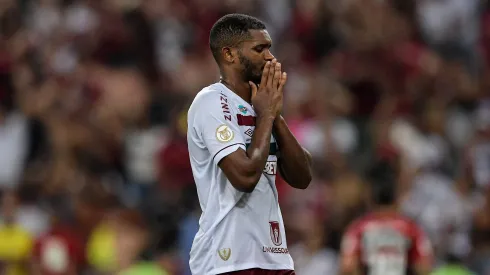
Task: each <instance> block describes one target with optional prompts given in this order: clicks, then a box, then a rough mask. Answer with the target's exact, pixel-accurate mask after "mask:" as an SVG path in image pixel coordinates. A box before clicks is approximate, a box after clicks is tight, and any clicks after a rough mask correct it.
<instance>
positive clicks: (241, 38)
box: [187, 14, 311, 275]
mask: <svg viewBox="0 0 490 275" xmlns="http://www.w3.org/2000/svg"><path fill="white" fill-rule="evenodd" d="M209 43H210V48H211V51H212V53H213V56H214V58H215V60H216V62H217V64H218V67H219V69H220V74H221V80H220V82H219V83H215V84H212V85H210V86H208V87H206V88H204V89H203V90H201V91H200V92H199V93H198V95H197V96H196V97H195V99H194V101H193V103H192V105H191V107H190V109H189V112H188V133H187V140H188V146H189V155H190V160H191V166H192V172H193V175H194V179H195V182H196V185H197V191H198V196H199V202H200V206H201V209H202V211H203V213H202V215H201V218H200V221H199V231H198V233H197V234H196V237H195V239H194V242H193V246H192V249H191V253H190V262H189V264H190V268H191V271H192V273H193V274H196V275H215V274H244V275H245V274H256V275H259V274H270V275H273V274H277V275H280V274H284V275H286V274H288V275H290V274H294V271H293V270H294V265H293V260H292V258H291V256H290V255H289V251H288V248H287V244H286V236H285V230H284V223H283V219H282V215H281V210H280V208H279V203H278V193H277V189H276V185H275V179H276V174H277V172H278V171H280V173H281V175H282V176H283V178H284V179H285V180H286V181H287V182H288V183H289V184H290V185H291V186H293V187H295V188H300V189H305V188H306V187H307V186H308V185H309V183H310V181H311V156H310V154H309V153H308V152H307V151H305V150H304V149H303V148H302V147H301V146H300V145H299V143H298V141H297V140H296V138H295V137H294V136H293V134H292V133H291V131H290V130H289V128H288V126H287V124H286V122H285V121H284V119H283V117H282V116H281V111H282V101H283V95H282V93H283V88H284V85H285V83H286V78H287V76H286V73H284V72H282V68H281V63H279V62H277V60H276V59H275V58H274V56H273V55H272V53H271V51H270V50H271V46H272V41H271V38H270V36H269V33H268V32H267V30H266V28H265V25H264V23H262V22H261V21H260V20H258V19H256V18H254V17H250V16H247V15H241V14H230V15H226V16H224V17H222V18H221V19H219V20H218V21H217V22H216V23H215V25H214V26H213V28H212V29H211V32H210V38H209Z"/></svg>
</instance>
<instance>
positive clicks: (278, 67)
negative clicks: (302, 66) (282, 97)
mask: <svg viewBox="0 0 490 275" xmlns="http://www.w3.org/2000/svg"><path fill="white" fill-rule="evenodd" d="M281 77H282V74H281V63H279V62H277V63H276V66H275V71H274V78H273V79H272V87H273V88H276V89H277V88H278V87H279V81H280V80H281Z"/></svg>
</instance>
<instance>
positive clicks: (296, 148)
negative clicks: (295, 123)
mask: <svg viewBox="0 0 490 275" xmlns="http://www.w3.org/2000/svg"><path fill="white" fill-rule="evenodd" d="M273 132H274V137H275V138H276V142H277V144H278V146H279V151H280V156H279V169H280V171H281V175H282V176H283V178H284V180H286V182H287V183H288V184H289V185H291V186H292V187H294V188H300V189H305V188H306V187H308V185H309V184H310V181H311V177H312V176H311V156H310V154H309V153H308V152H307V151H306V150H304V149H303V147H301V145H300V144H299V142H298V141H297V140H296V138H295V137H294V135H293V133H291V131H290V130H289V127H288V126H287V124H286V121H285V120H284V118H283V117H282V116H280V117H278V118H276V120H275V121H274V127H273ZM293 171H294V172H293Z"/></svg>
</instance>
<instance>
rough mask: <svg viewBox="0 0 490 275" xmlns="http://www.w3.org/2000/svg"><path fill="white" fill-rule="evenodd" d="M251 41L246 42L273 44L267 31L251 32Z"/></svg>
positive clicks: (246, 41)
mask: <svg viewBox="0 0 490 275" xmlns="http://www.w3.org/2000/svg"><path fill="white" fill-rule="evenodd" d="M249 33H250V39H247V40H245V41H244V42H245V43H247V44H253V45H257V44H271V43H272V39H271V36H270V35H269V32H268V31H267V30H249Z"/></svg>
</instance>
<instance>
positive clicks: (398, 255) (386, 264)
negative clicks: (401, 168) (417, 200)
mask: <svg viewBox="0 0 490 275" xmlns="http://www.w3.org/2000/svg"><path fill="white" fill-rule="evenodd" d="M395 178H396V176H395V173H394V172H393V169H392V168H391V166H390V165H389V164H387V163H383V162H382V163H379V164H377V165H375V167H374V168H373V169H372V170H371V171H370V173H369V179H370V183H371V190H372V203H373V206H374V209H373V211H372V212H371V213H369V214H368V215H366V216H364V217H361V218H360V219H358V220H355V221H354V222H353V223H352V224H351V225H350V227H349V228H348V230H347V231H346V233H345V235H344V237H343V240H342V248H341V260H340V272H341V275H350V274H358V275H363V274H370V275H406V274H416V275H426V274H430V272H431V271H432V248H431V245H430V243H429V240H428V238H427V237H426V236H425V234H424V232H422V230H421V228H420V227H419V226H418V225H417V224H416V223H414V222H413V221H411V220H409V219H408V218H406V217H404V216H402V215H401V214H399V212H398V210H397V205H396V198H397V191H396V185H397V184H396V180H395Z"/></svg>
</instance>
